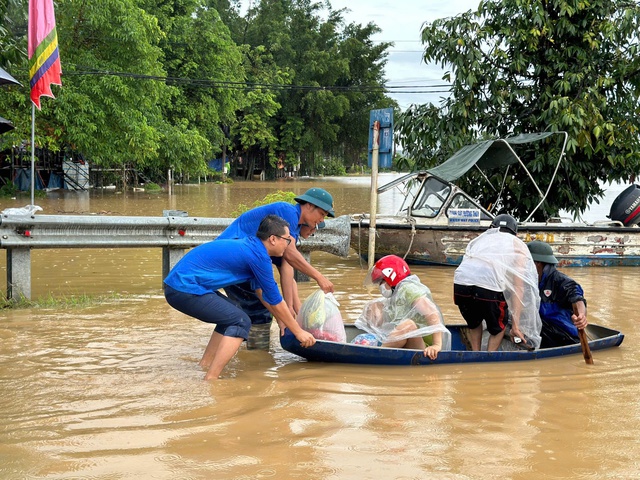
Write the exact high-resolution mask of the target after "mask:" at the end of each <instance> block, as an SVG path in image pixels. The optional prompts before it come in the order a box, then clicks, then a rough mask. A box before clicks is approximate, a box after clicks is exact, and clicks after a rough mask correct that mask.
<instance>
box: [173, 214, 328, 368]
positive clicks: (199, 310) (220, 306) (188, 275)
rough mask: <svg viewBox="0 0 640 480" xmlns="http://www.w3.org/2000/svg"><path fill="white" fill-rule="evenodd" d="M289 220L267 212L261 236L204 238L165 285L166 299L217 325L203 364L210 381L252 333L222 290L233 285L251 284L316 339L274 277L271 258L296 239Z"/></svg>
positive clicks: (271, 307) (304, 341) (303, 338)
mask: <svg viewBox="0 0 640 480" xmlns="http://www.w3.org/2000/svg"><path fill="white" fill-rule="evenodd" d="M292 240H293V239H292V237H291V235H290V234H289V226H288V224H287V222H286V221H285V220H284V219H282V218H280V217H278V216H276V215H267V216H266V217H265V218H264V219H263V220H262V221H261V222H260V225H259V227H258V231H257V234H256V235H251V236H247V237H245V238H242V239H238V240H216V241H214V242H209V243H205V244H203V245H200V246H198V247H196V248H194V249H193V250H190V251H189V252H187V254H186V255H185V256H184V257H182V259H180V261H179V262H178V263H177V264H176V265H175V267H173V269H172V270H171V272H169V275H167V278H165V280H164V284H165V289H164V290H165V291H164V294H165V298H166V300H167V302H168V303H169V305H171V306H172V307H173V308H175V309H176V310H178V311H180V312H182V313H185V314H187V315H189V316H191V317H194V318H197V319H198V320H201V321H203V322H206V323H214V324H215V325H216V327H215V329H214V331H213V333H212V335H211V339H210V340H209V343H208V345H207V348H206V349H205V351H204V354H203V356H202V360H200V366H201V367H203V368H207V369H208V370H207V374H206V375H205V380H214V379H217V378H218V377H219V376H220V373H221V372H222V370H223V369H224V367H225V366H226V365H227V363H228V362H229V360H231V357H233V355H234V354H235V353H236V352H237V351H238V348H240V345H241V344H242V341H243V340H247V339H248V338H249V330H250V328H251V319H250V318H249V316H248V315H247V313H245V312H244V311H243V310H242V309H240V308H239V307H238V306H237V305H236V304H235V303H234V302H233V301H231V300H230V299H229V298H227V297H226V296H224V295H223V294H222V293H220V291H219V290H220V289H222V288H224V289H225V291H226V289H227V288H229V287H230V286H232V285H236V284H239V283H245V282H246V283H248V284H249V285H251V288H252V289H253V290H254V292H255V294H256V295H257V297H258V298H259V299H260V301H261V302H262V303H263V305H264V306H265V308H267V309H268V311H269V312H271V313H272V314H273V316H274V317H276V319H278V321H279V322H282V323H283V324H284V325H285V326H286V327H287V328H289V330H291V332H292V333H293V334H294V335H295V336H296V338H297V339H298V340H299V341H300V344H301V345H303V346H305V347H310V346H311V345H313V344H314V343H315V339H314V338H313V335H311V334H310V333H308V332H306V331H304V330H303V329H302V328H301V327H300V326H299V325H298V322H296V320H295V319H294V318H293V316H292V315H291V312H290V311H289V308H288V307H287V304H286V303H285V301H284V300H283V298H282V296H281V295H280V291H279V290H278V285H277V283H276V280H275V278H274V276H273V267H272V262H271V257H281V256H282V255H283V253H284V251H285V250H286V249H287V246H288V245H289V244H290V243H292Z"/></svg>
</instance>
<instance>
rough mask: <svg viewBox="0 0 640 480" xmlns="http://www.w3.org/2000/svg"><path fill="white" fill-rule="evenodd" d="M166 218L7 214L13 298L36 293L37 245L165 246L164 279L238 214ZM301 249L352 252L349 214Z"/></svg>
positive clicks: (1, 240) (4, 224) (4, 237)
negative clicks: (33, 252)
mask: <svg viewBox="0 0 640 480" xmlns="http://www.w3.org/2000/svg"><path fill="white" fill-rule="evenodd" d="M164 214H165V216H163V217H130V216H127V217H98V216H94V215H7V214H3V215H2V217H1V218H0V248H2V249H5V250H6V251H7V298H19V297H24V298H28V299H30V298H31V249H34V248H145V247H161V248H162V250H163V251H162V278H163V279H164V277H165V276H166V275H167V274H168V273H169V271H170V270H171V268H172V267H173V266H174V265H175V264H176V263H177V262H178V260H180V258H182V256H183V255H184V254H185V251H186V250H187V249H189V248H193V247H196V246H198V245H201V244H203V243H206V242H209V241H211V240H214V239H215V238H216V237H217V236H218V235H220V233H222V231H223V230H224V229H225V228H226V227H227V226H229V224H231V222H232V221H233V219H232V218H204V217H189V216H187V215H186V212H181V211H175V210H168V211H165V212H164ZM325 224H326V227H325V228H323V229H322V230H320V231H319V232H317V233H316V234H315V235H313V236H311V237H309V238H308V239H306V240H301V241H300V243H299V244H298V250H299V251H300V252H302V253H303V255H305V256H306V257H307V258H308V255H309V254H310V253H311V252H313V251H324V252H327V253H331V254H333V255H337V256H341V257H346V256H347V255H348V254H349V246H350V231H351V226H350V222H349V217H348V216H346V215H344V216H342V217H338V218H335V219H328V220H326V222H325Z"/></svg>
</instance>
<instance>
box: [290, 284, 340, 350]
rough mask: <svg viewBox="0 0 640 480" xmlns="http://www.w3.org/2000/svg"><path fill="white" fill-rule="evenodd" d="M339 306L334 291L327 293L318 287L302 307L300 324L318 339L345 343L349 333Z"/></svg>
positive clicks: (299, 318)
mask: <svg viewBox="0 0 640 480" xmlns="http://www.w3.org/2000/svg"><path fill="white" fill-rule="evenodd" d="M339 306H340V304H339V303H338V301H337V300H336V298H335V297H334V296H333V294H332V293H327V294H325V293H324V292H323V291H322V290H319V289H318V290H316V291H315V292H313V293H312V294H311V295H309V296H308V297H307V299H306V300H305V301H304V303H303V304H302V306H301V307H300V312H298V318H297V320H298V324H299V325H300V327H302V329H303V330H306V331H307V332H309V333H310V334H311V335H313V336H314V338H316V339H318V340H330V341H332V342H341V343H345V342H346V341H347V334H346V332H345V330H344V322H343V321H342V314H341V313H340V310H339V309H338V307H339Z"/></svg>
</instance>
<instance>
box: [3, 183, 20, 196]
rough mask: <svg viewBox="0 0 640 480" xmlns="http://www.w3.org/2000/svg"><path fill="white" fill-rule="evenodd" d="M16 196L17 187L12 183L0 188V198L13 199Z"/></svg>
mask: <svg viewBox="0 0 640 480" xmlns="http://www.w3.org/2000/svg"><path fill="white" fill-rule="evenodd" d="M17 194H18V187H16V186H15V184H14V183H13V182H9V183H7V184H6V185H3V186H2V187H0V197H9V198H10V197H15V196H16V195H17Z"/></svg>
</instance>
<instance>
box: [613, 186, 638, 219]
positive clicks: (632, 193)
mask: <svg viewBox="0 0 640 480" xmlns="http://www.w3.org/2000/svg"><path fill="white" fill-rule="evenodd" d="M608 217H609V218H610V219H611V220H618V221H619V222H622V224H623V225H624V226H625V227H631V226H633V225H636V224H637V223H638V222H640V185H635V184H634V185H631V186H630V187H628V188H625V189H624V191H623V192H622V193H621V194H620V195H618V196H617V197H616V199H615V200H614V201H613V203H612V204H611V211H610V212H609V215H608Z"/></svg>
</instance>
